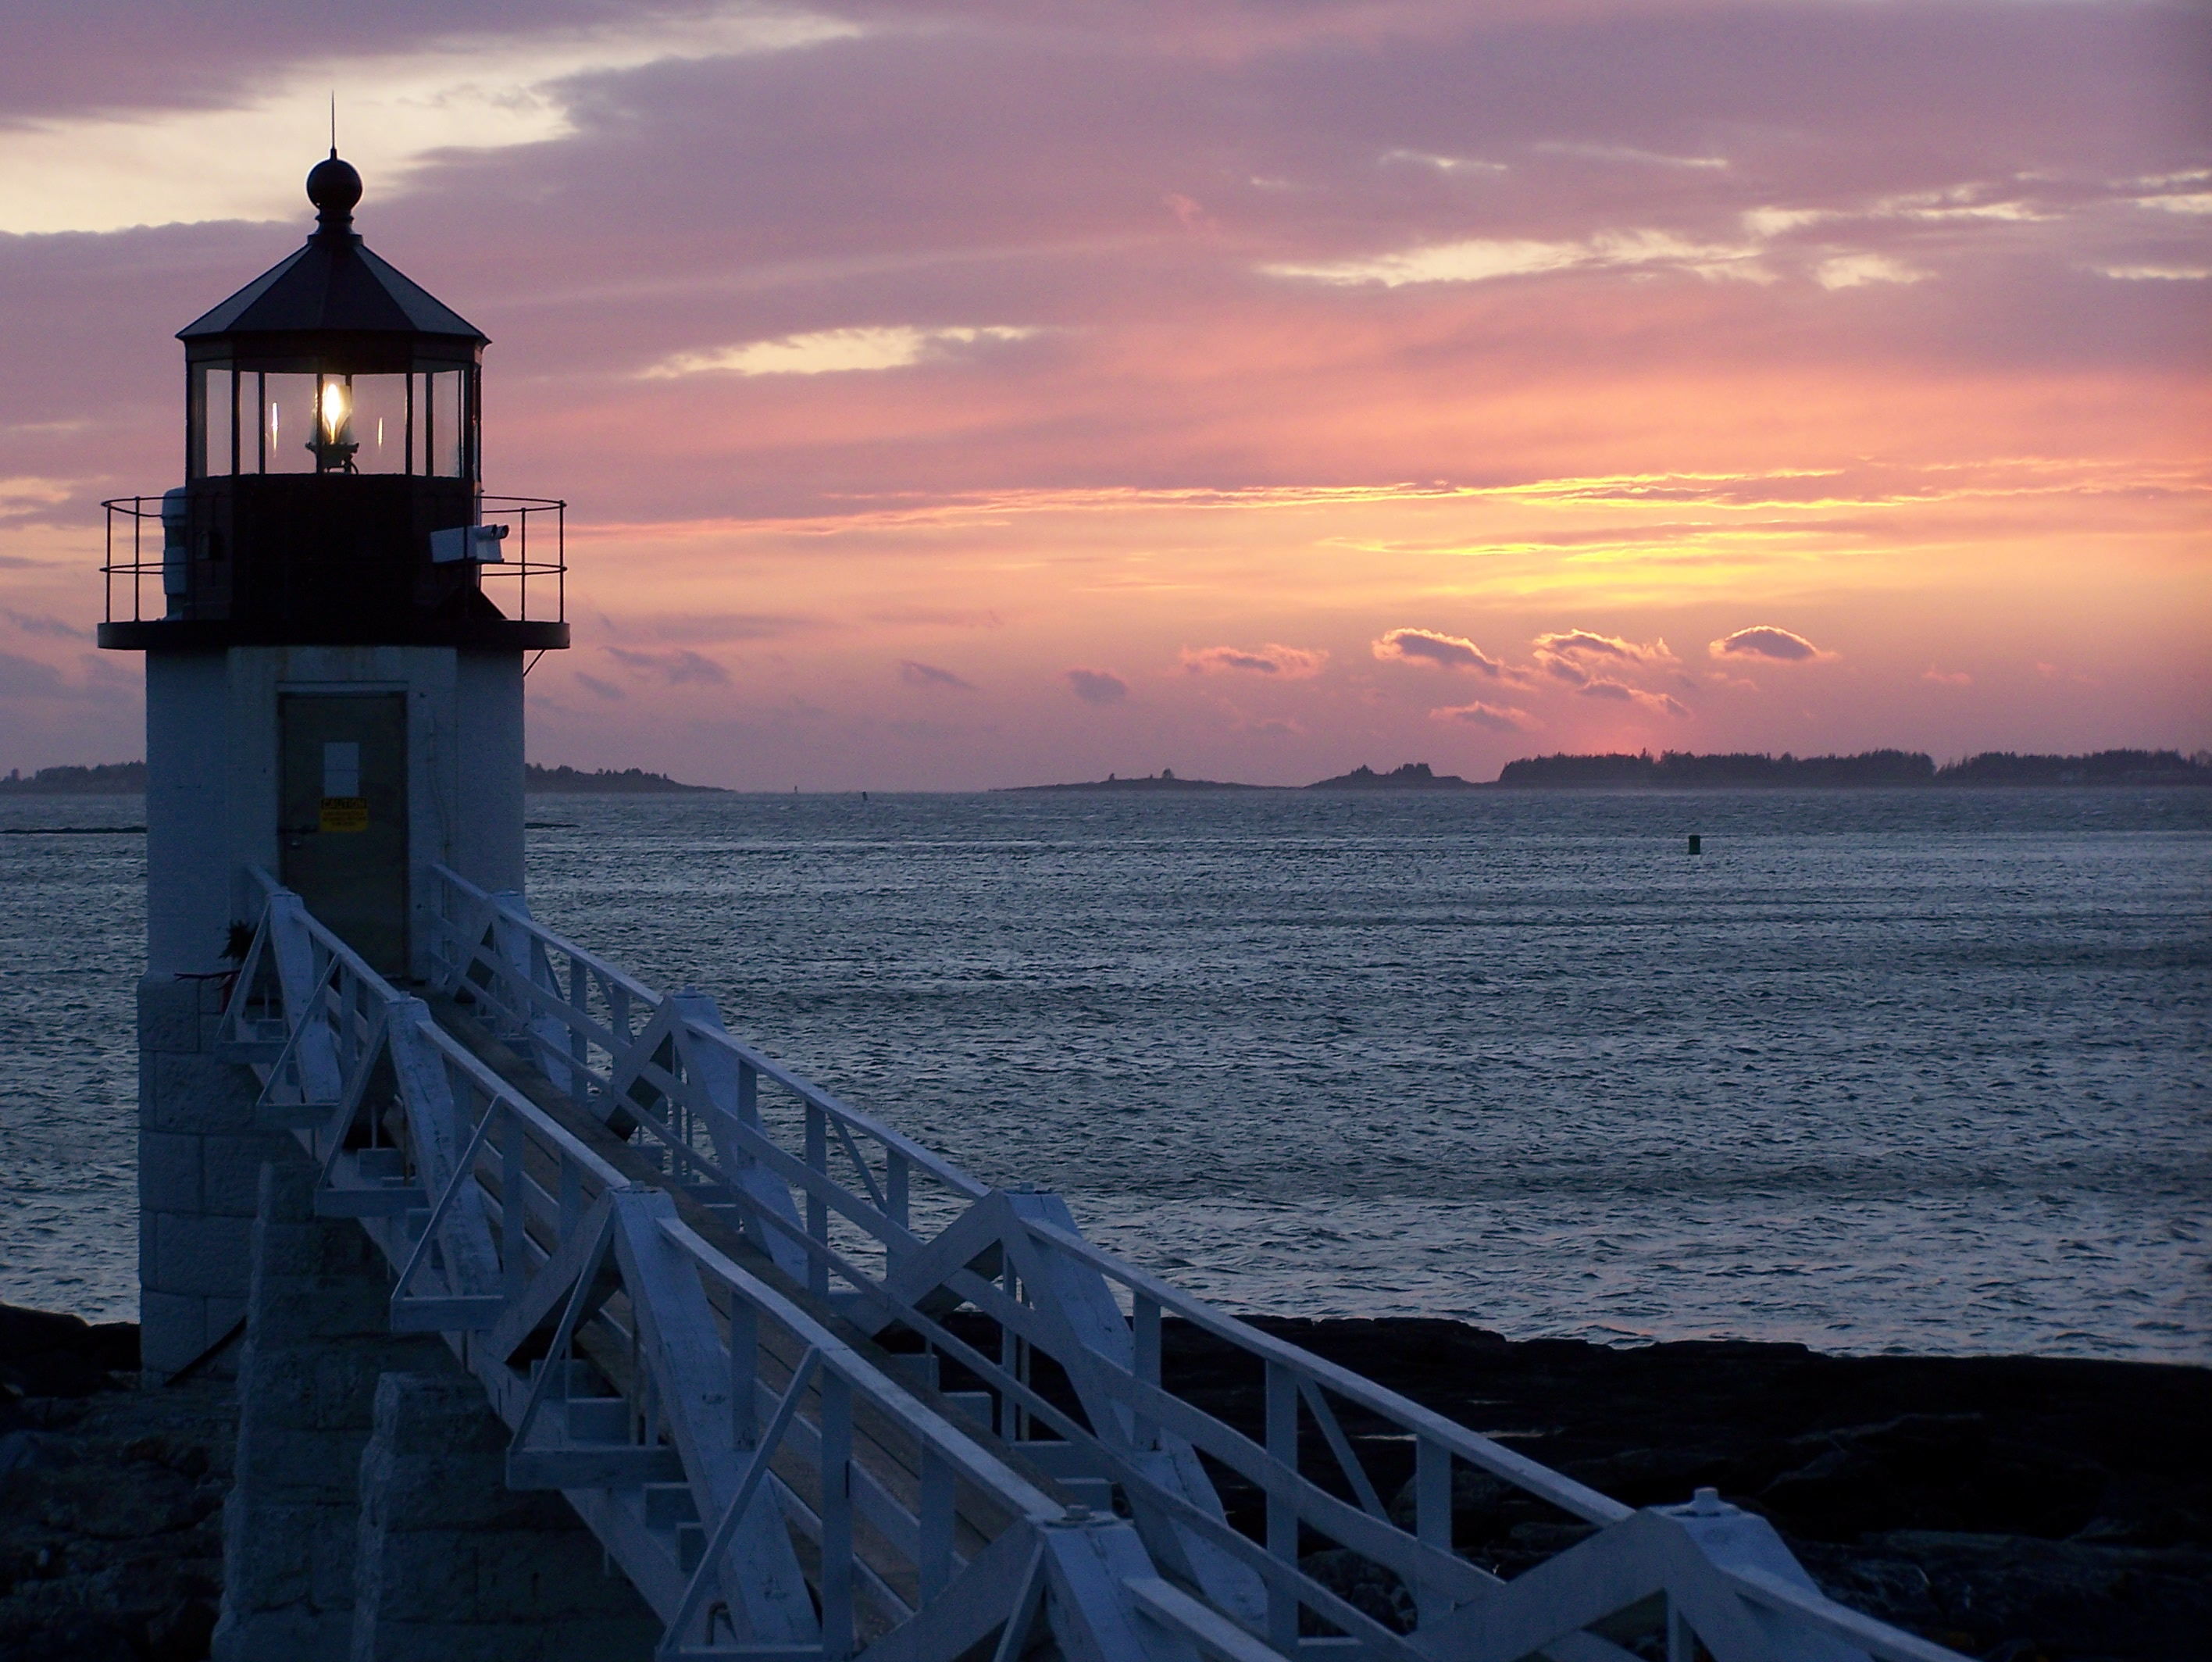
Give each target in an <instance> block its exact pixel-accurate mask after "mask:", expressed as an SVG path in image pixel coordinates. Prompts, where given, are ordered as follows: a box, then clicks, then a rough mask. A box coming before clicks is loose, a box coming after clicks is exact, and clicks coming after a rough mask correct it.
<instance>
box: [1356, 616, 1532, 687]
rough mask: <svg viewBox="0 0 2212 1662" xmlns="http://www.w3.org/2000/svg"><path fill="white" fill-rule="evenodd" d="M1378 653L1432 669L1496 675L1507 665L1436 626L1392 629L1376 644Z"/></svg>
mask: <svg viewBox="0 0 2212 1662" xmlns="http://www.w3.org/2000/svg"><path fill="white" fill-rule="evenodd" d="M1375 656H1376V657H1377V658H1381V659H1382V660H1383V662H1384V663H1386V664H1389V663H1397V664H1421V665H1425V666H1426V667H1428V668H1431V669H1441V670H1477V671H1479V672H1480V673H1481V674H1483V675H1486V676H1492V678H1495V677H1497V676H1502V675H1504V673H1505V665H1504V664H1502V663H1500V662H1499V661H1498V659H1496V658H1492V657H1491V656H1490V654H1489V653H1487V652H1484V651H1483V650H1482V648H1481V647H1480V646H1476V645H1475V644H1474V642H1473V641H1472V640H1468V639H1467V638H1466V637H1465V636H1463V635H1456V634H1440V633H1439V632H1437V630H1435V629H1410V628H1409V629H1391V630H1389V631H1387V632H1386V633H1385V634H1383V636H1382V637H1381V638H1380V639H1379V640H1376V643H1375Z"/></svg>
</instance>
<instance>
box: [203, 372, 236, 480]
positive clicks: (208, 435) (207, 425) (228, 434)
mask: <svg viewBox="0 0 2212 1662" xmlns="http://www.w3.org/2000/svg"><path fill="white" fill-rule="evenodd" d="M199 376H200V398H199V405H200V431H199V439H200V453H199V456H198V457H197V465H196V468H195V471H196V472H197V473H198V474H199V475H201V476H206V475H209V474H215V473H230V472H233V471H234V470H235V469H234V458H233V455H232V451H231V441H232V439H233V436H234V434H235V433H236V431H237V429H236V428H234V426H233V425H232V422H231V408H230V387H231V373H230V366H229V365H228V364H218V365H216V366H215V367H211V368H205V369H202V370H201V371H200V372H199Z"/></svg>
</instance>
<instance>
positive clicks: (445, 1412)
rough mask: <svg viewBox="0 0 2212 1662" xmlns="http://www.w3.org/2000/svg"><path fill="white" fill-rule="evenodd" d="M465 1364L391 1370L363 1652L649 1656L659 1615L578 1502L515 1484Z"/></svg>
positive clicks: (409, 1657)
mask: <svg viewBox="0 0 2212 1662" xmlns="http://www.w3.org/2000/svg"><path fill="white" fill-rule="evenodd" d="M506 1465H507V1428H506V1426H505V1425H503V1424H501V1422H500V1421H499V1420H498V1419H497V1418H496V1417H495V1416H494V1415H493V1414H492V1413H491V1411H490V1410H489V1409H488V1408H487V1407H486V1406H485V1404H484V1398H483V1389H482V1387H481V1386H478V1385H477V1382H476V1381H475V1380H473V1379H471V1378H468V1377H466V1376H465V1375H461V1374H453V1373H439V1374H386V1375H385V1376H384V1378H383V1379H382V1380H381V1381H380V1382H379V1384H378V1386H377V1390H376V1429H375V1432H374V1435H372V1436H371V1437H370V1439H369V1442H368V1449H367V1450H366V1452H365V1453H363V1455H362V1465H361V1496H362V1504H361V1540H360V1546H359V1550H358V1551H357V1552H356V1556H355V1560H354V1564H355V1570H354V1578H355V1579H354V1629H353V1662H418V1659H419V1662H442V1659H447V1658H453V1659H459V1658H470V1659H482V1662H570V1659H574V1662H587V1659H591V1662H597V1659H606V1662H621V1659H628V1658H636V1659H639V1662H644V1659H646V1658H648V1657H650V1656H651V1655H652V1653H653V1647H654V1646H655V1644H657V1643H658V1642H659V1638H660V1624H659V1623H658V1622H657V1621H655V1620H654V1619H653V1615H652V1612H651V1611H650V1610H648V1609H647V1607H646V1604H645V1602H644V1601H643V1600H642V1599H641V1598H639V1597H638V1595H637V1593H636V1592H635V1591H634V1590H633V1589H632V1588H631V1586H630V1585H629V1582H627V1581H625V1580H623V1578H622V1576H621V1575H620V1574H618V1573H616V1574H611V1573H610V1572H609V1571H608V1570H607V1569H606V1568H605V1561H604V1559H603V1557H602V1555H601V1552H600V1549H599V1541H598V1539H597V1538H595V1537H593V1536H592V1533H591V1532H590V1531H588V1530H587V1529H586V1528H585V1527H584V1526H583V1524H582V1523H581V1522H580V1521H579V1519H577V1517H576V1514H575V1513H574V1512H573V1511H572V1510H570V1508H569V1507H568V1502H567V1501H564V1500H562V1498H561V1497H560V1495H556V1494H550V1493H528V1494H517V1493H514V1492H513V1491H511V1490H509V1489H507V1486H506Z"/></svg>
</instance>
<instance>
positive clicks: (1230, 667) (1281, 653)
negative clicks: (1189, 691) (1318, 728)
mask: <svg viewBox="0 0 2212 1662" xmlns="http://www.w3.org/2000/svg"><path fill="white" fill-rule="evenodd" d="M1327 663H1328V653H1327V652H1320V651H1316V650H1310V649H1308V648H1305V647H1302V646H1275V645H1272V644H1271V645H1268V646H1262V647H1261V648H1259V649H1258V650H1257V651H1256V652H1248V651H1246V650H1245V649H1244V648H1243V647H1241V646H1186V647H1184V648H1183V649H1182V665H1183V668H1184V669H1186V670H1188V671H1189V672H1190V673H1191V674H1193V675H1221V674H1237V673H1241V674H1244V675H1264V676H1279V677H1281V678H1282V679H1283V680H1285V681H1304V680H1306V679H1308V678H1309V677H1310V676H1317V675H1319V674H1320V673H1321V672H1322V666H1323V665H1324V664H1327Z"/></svg>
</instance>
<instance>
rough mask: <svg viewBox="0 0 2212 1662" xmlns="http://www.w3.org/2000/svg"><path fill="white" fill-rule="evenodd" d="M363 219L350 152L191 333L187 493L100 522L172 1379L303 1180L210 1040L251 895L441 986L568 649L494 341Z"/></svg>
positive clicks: (156, 1251)
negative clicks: (280, 242)
mask: <svg viewBox="0 0 2212 1662" xmlns="http://www.w3.org/2000/svg"><path fill="white" fill-rule="evenodd" d="M361 192H362V185H361V177H360V175H359V174H358V173H356V172H355V171H354V169H353V168H352V167H350V166H349V165H348V164H347V163H346V162H344V161H340V160H339V159H338V157H337V152H336V151H335V150H333V151H332V152H331V155H330V157H329V159H328V160H326V161H323V162H321V163H319V164H318V165H317V166H316V167H315V168H314V170H313V172H312V173H309V174H308V176H307V196H308V198H309V200H310V201H312V202H313V203H314V205H315V207H316V208H317V209H318V210H319V213H318V215H317V225H316V228H315V230H314V232H313V234H312V235H310V236H309V237H308V239H307V243H306V246H303V247H302V248H301V249H300V250H299V251H298V252H295V253H294V254H293V255H292V256H291V257H290V258H288V259H286V260H285V261H283V263H282V264H279V265H277V266H276V267H275V268H274V269H272V270H269V271H267V272H265V273H264V274H263V275H262V276H259V277H257V278H256V279H254V281H253V282H250V283H248V284H247V285H246V287H245V288H241V289H240V290H239V291H238V292H237V293H236V294H233V295H232V296H231V297H230V298H229V299H228V300H225V301H223V302H222V304H221V305H220V306H216V307H215V309H214V310H212V311H210V312H208V313H207V314H206V315H205V316H204V317H202V318H198V319H197V321H195V322H193V323H191V324H190V325H187V326H186V327H185V329H184V330H183V331H180V334H179V338H180V339H181V340H182V341H183V342H184V343H185V483H184V484H183V486H182V487H181V488H178V489H173V490H171V491H168V492H167V493H166V494H164V495H163V496H162V497H161V499H160V500H159V503H158V506H157V505H156V504H155V501H154V500H152V499H147V498H131V499H124V500H118V501H117V502H114V503H111V504H110V505H109V510H110V543H111V559H110V563H109V567H108V572H109V578H108V583H109V607H108V622H106V623H105V624H104V625H103V626H102V627H101V629H100V645H101V646H104V647H107V648H110V649H113V650H120V651H140V652H144V653H145V654H146V759H147V794H146V815H147V859H146V914H147V953H146V956H147V962H146V975H145V978H144V980H143V981H142V982H141V984H140V994H139V1010H140V1022H139V1044H140V1053H141V1058H140V1059H141V1068H140V1091H139V1111H140V1170H139V1198H140V1281H141V1285H142V1291H143V1301H142V1314H143V1349H144V1356H145V1365H146V1367H147V1368H148V1369H149V1371H150V1372H152V1373H153V1374H156V1375H161V1374H169V1373H173V1372H174V1371H175V1370H176V1369H178V1368H181V1367H183V1366H185V1365H186V1364H187V1363H188V1362H191V1360H192V1359H193V1358H195V1357H196V1356H199V1355H201V1354H202V1353H203V1352H204V1351H205V1350H207V1349H208V1348H209V1347H210V1346H211V1345H214V1344H219V1343H220V1342H221V1341H222V1338H223V1337H224V1336H225V1335H226V1334H227V1333H228V1331H230V1330H231V1328H232V1327H233V1325H234V1324H235V1322H236V1321H237V1320H238V1319H239V1318H240V1314H241V1313H242V1311H243V1309H244V1304H245V1299H246V1282H247V1275H248V1257H249V1247H250V1241H251V1232H252V1221H253V1214H254V1210H255V1198H256V1183H257V1179H258V1169H259V1166H260V1163H261V1162H262V1161H264V1160H267V1159H283V1158H289V1159H293V1160H297V1159H299V1158H300V1157H301V1156H300V1155H299V1153H298V1149H297V1145H296V1144H295V1143H292V1142H291V1141H290V1139H289V1138H288V1137H284V1136H283V1135H282V1133H281V1131H276V1130H274V1129H273V1128H270V1127H268V1126H264V1125H260V1124H258V1123H257V1122H256V1120H255V1116H254V1111H253V1102H254V1098H255V1095H256V1092H257V1086H256V1083H255V1081H254V1078H253V1077H252V1074H251V1073H250V1072H249V1071H247V1070H246V1068H245V1067H244V1066H242V1065H240V1063H239V1062H238V1061H237V1060H235V1059H233V1058H229V1057H227V1056H225V1055H223V1054H222V1053H220V1052H218V1051H217V1049H216V1044H215V1039H214V1033H215V1027H216V1022H215V1019H214V1018H215V1016H216V1015H217V1014H218V1013H219V1011H220V1008H221V999H222V992H223V988H224V985H225V984H224V982H223V980H222V974H223V972H224V970H225V968H226V953H227V952H230V951H234V950H235V943H234V927H235V926H237V925H251V924H252V922H253V920H254V919H255V917H256V916H257V915H258V912H259V910H260V907H261V904H262V894H263V890H262V886H261V885H260V883H258V881H257V879H256V877H255V876H254V873H255V871H256V869H257V868H258V870H260V871H262V872H265V873H267V874H268V875H270V876H273V877H274V878H275V879H276V881H277V882H278V883H281V884H282V885H283V887H284V888H286V889H290V890H293V891H294V892H295V893H296V894H298V895H300V896H301V899H302V900H303V901H304V902H305V903H306V905H307V909H308V910H309V911H310V912H312V913H314V914H315V916H317V917H318V918H319V919H321V920H322V921H323V922H324V923H325V924H326V925H329V926H330V927H331V929H332V930H333V931H336V932H337V934H338V935H339V936H340V937H343V939H344V940H345V941H346V942H347V943H348V944H349V945H350V946H351V947H353V948H354V949H355V950H356V951H357V952H358V953H359V954H360V955H362V957H363V958H365V959H366V960H367V961H368V963H369V964H370V965H371V966H372V967H374V968H375V969H376V970H378V971H379V972H380V973H381V974H384V975H385V976H386V977H387V978H388V979H390V980H395V981H405V980H410V979H416V978H419V977H420V976H421V975H422V972H423V943H424V941H425V937H426V931H425V930H424V928H423V926H422V925H423V913H422V905H423V897H424V896H425V895H427V893H428V884H427V883H425V882H424V880H423V879H424V876H425V873H426V871H427V870H428V868H429V867H430V866H431V865H433V864H445V865H447V866H449V867H451V868H452V869H453V870H456V871H459V873H460V874H461V875H462V876H465V877H467V878H468V879H469V880H470V881H471V882H472V883H477V884H478V885H480V886H481V887H483V888H484V889H493V890H500V889H513V890H519V889H520V888H521V887H522V879H523V873H522V835H523V826H522V817H523V805H522V774H523V733H522V727H523V714H522V712H523V699H522V684H523V673H524V670H525V667H526V665H525V660H526V657H528V656H529V655H531V654H534V653H536V652H542V651H545V650H549V649H556V648H561V647H565V646H568V625H567V623H566V622H564V621H563V618H562V610H561V608H562V592H561V590H562V581H561V573H562V559H561V553H560V549H561V537H560V530H561V512H562V505H561V504H559V503H557V502H553V501H543V500H527V499H516V498H488V497H486V496H485V495H484V494H483V483H482V446H481V422H480V411H481V409H482V397H481V382H480V376H481V373H482V361H483V348H484V346H485V344H486V337H485V336H484V335H483V333H482V331H479V330H477V328H476V327H475V326H474V325H471V324H470V323H469V322H467V321H466V320H465V319H464V318H461V317H460V316H459V314H458V313H456V312H453V311H452V310H451V309H450V308H448V307H447V306H444V305H443V304H441V302H440V301H438V300H435V299H434V298H432V297H431V295H430V294H428V293H427V292H426V291H424V290H423V289H422V288H420V287H418V286H417V285H416V284H415V283H413V282H410V281H409V280H408V279H407V278H406V277H405V276H402V275H401V274H400V273H399V272H398V271H397V270H394V269H393V268H392V266H391V265H389V264H386V262H385V261H383V260H382V259H380V258H378V257H377V256H376V255H374V254H373V253H371V252H369V251H368V248H367V247H366V246H364V245H363V243H362V239H361V237H360V236H359V235H358V234H356V233H355V232H354V230H353V228H352V225H353V221H352V209H353V208H354V205H355V204H356V203H357V202H358V201H359V200H360V198H361ZM510 533H514V534H510ZM156 537H158V538H159V541H158V544H157V543H156V542H155V538H156ZM118 540H121V541H123V542H124V543H125V548H126V549H127V551H118V549H117V548H116V544H117V543H118ZM157 547H158V549H159V552H158V555H157V554H156V552H155V549H156V548H157ZM533 611H534V612H535V613H536V614H537V615H536V616H533V615H532V613H533Z"/></svg>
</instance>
